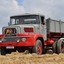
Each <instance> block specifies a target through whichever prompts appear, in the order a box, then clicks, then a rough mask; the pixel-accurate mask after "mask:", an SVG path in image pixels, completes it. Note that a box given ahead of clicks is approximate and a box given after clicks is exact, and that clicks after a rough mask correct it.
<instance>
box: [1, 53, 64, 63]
mask: <svg viewBox="0 0 64 64" xmlns="http://www.w3.org/2000/svg"><path fill="white" fill-rule="evenodd" d="M0 64H64V54H59V55H57V54H45V55H37V54H30V53H28V54H25V53H19V52H13V53H11V54H7V55H5V56H2V55H0Z"/></svg>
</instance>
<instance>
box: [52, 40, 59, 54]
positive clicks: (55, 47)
mask: <svg viewBox="0 0 64 64" xmlns="http://www.w3.org/2000/svg"><path fill="white" fill-rule="evenodd" d="M57 42H58V41H55V42H54V43H53V53H57Z"/></svg>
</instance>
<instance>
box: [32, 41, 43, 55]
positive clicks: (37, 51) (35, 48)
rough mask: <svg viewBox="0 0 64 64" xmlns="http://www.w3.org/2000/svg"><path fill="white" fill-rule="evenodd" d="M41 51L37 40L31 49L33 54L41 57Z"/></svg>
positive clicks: (39, 42)
mask: <svg viewBox="0 0 64 64" xmlns="http://www.w3.org/2000/svg"><path fill="white" fill-rule="evenodd" d="M42 49H43V46H42V42H41V40H37V41H36V44H35V46H34V47H33V48H32V51H33V53H37V54H40V55H41V54H42V51H43V50H42Z"/></svg>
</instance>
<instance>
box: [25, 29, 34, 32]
mask: <svg viewBox="0 0 64 64" xmlns="http://www.w3.org/2000/svg"><path fill="white" fill-rule="evenodd" d="M24 31H25V32H33V28H24Z"/></svg>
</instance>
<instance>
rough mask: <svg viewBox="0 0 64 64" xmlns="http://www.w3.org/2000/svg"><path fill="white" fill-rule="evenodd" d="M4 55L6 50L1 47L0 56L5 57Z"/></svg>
mask: <svg viewBox="0 0 64 64" xmlns="http://www.w3.org/2000/svg"><path fill="white" fill-rule="evenodd" d="M5 54H6V49H5V47H1V55H5Z"/></svg>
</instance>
